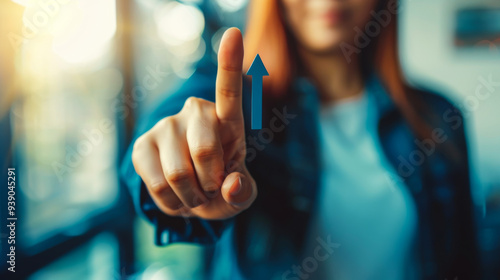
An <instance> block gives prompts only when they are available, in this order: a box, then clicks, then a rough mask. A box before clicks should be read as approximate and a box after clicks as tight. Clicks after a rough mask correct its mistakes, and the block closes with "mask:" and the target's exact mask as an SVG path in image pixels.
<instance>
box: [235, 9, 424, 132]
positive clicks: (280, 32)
mask: <svg viewBox="0 0 500 280" xmlns="http://www.w3.org/2000/svg"><path fill="white" fill-rule="evenodd" d="M387 2H388V1H387V0H382V2H381V3H380V6H385V4H387ZM382 4H384V5H382ZM280 8H281V7H280V4H279V0H252V1H251V4H250V7H249V17H248V22H247V29H246V31H245V58H244V60H243V68H244V69H245V71H246V70H247V69H248V68H249V67H250V65H251V63H252V61H253V58H254V57H255V55H256V54H259V55H260V56H261V58H262V60H263V61H265V63H266V68H267V70H268V72H269V77H265V79H264V85H263V86H264V92H265V94H266V95H270V96H272V97H275V98H280V97H285V96H286V95H287V93H288V91H289V89H290V84H291V82H292V79H293V78H294V75H295V74H296V67H297V57H296V55H295V52H294V50H293V49H292V48H293V45H294V44H293V43H291V42H290V40H291V39H290V36H289V35H288V33H287V32H288V31H287V28H286V24H285V20H284V18H283V15H282V13H281V11H280ZM391 17H392V18H391V20H390V23H389V24H388V26H386V27H384V28H381V33H380V34H379V36H378V38H376V39H375V40H373V41H372V42H371V44H370V46H368V47H367V48H366V49H364V50H363V52H364V53H362V55H363V58H365V59H364V60H362V63H365V64H366V63H368V64H371V65H370V66H371V68H372V69H374V70H375V71H376V72H377V74H378V76H379V77H380V78H381V80H382V82H383V83H384V85H385V86H386V88H387V89H388V91H389V94H390V95H391V97H392V99H393V100H394V102H395V103H396V105H397V106H398V107H399V109H400V110H401V112H402V114H403V115H404V116H405V118H406V119H407V120H408V122H409V123H410V125H411V127H412V128H413V129H414V131H415V133H416V134H417V135H418V136H423V135H427V134H428V133H427V132H426V130H427V128H425V125H424V124H423V122H422V121H421V120H420V118H419V116H418V114H417V112H416V109H415V108H414V106H412V105H411V102H410V98H409V93H410V92H411V91H412V89H411V88H410V87H408V86H407V84H406V82H405V79H404V77H403V74H402V71H401V66H400V62H399V57H398V46H397V25H396V24H397V15H396V14H391Z"/></svg>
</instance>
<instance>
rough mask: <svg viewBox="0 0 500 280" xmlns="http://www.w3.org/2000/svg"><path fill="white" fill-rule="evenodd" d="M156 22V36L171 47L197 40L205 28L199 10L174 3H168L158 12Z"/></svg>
mask: <svg viewBox="0 0 500 280" xmlns="http://www.w3.org/2000/svg"><path fill="white" fill-rule="evenodd" d="M156 21H157V26H158V35H159V36H160V38H161V39H162V40H163V41H164V42H165V43H166V44H167V45H171V46H178V45H182V44H183V43H186V42H189V41H193V40H197V39H198V38H199V37H200V36H201V33H202V32H203V29H204V28H205V19H204V17H203V14H202V12H201V11H200V10H199V9H197V8H195V7H193V6H189V5H184V4H180V3H176V2H170V3H168V4H166V5H165V6H164V7H163V8H162V9H161V10H159V11H158V13H157V14H156Z"/></svg>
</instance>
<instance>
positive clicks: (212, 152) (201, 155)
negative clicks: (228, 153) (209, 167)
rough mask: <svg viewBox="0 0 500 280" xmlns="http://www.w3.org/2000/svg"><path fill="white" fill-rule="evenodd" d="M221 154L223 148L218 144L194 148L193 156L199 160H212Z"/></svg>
mask: <svg viewBox="0 0 500 280" xmlns="http://www.w3.org/2000/svg"><path fill="white" fill-rule="evenodd" d="M220 154H221V149H220V148H218V147H217V146H216V145H209V146H200V147H196V148H195V149H194V150H193V154H192V156H193V157H194V158H196V159H197V160H199V161H210V160H212V159H216V158H217V157H218V156H219V155H220Z"/></svg>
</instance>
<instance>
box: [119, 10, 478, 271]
mask: <svg viewBox="0 0 500 280" xmlns="http://www.w3.org/2000/svg"><path fill="white" fill-rule="evenodd" d="M398 8H399V7H398V2H397V1H392V0H389V1H387V0H381V1H377V0H346V1H333V0H332V1H327V0H324V1H319V0H317V1H312V0H258V1H252V4H251V7H250V16H249V22H248V26H247V31H246V33H245V34H246V38H245V39H246V44H245V47H246V49H245V56H244V54H243V41H242V37H241V33H240V32H239V30H237V29H234V28H232V29H229V30H227V31H226V33H225V34H224V36H223V38H222V41H221V46H220V49H219V54H218V69H217V72H216V73H215V71H214V70H213V67H211V66H210V65H207V64H208V63H201V65H200V67H199V68H198V71H197V72H196V73H195V74H194V75H193V76H192V77H191V78H190V79H189V80H188V81H187V83H186V84H185V85H184V86H183V87H181V89H179V90H178V91H177V92H176V94H173V95H172V97H170V98H167V99H166V100H165V101H164V102H163V103H162V104H161V105H159V106H158V108H157V110H156V111H155V112H153V113H152V114H151V115H149V116H147V118H146V119H145V120H144V121H143V122H142V126H141V127H139V128H138V132H137V135H138V136H140V137H139V138H138V139H137V140H136V141H135V144H134V145H133V147H131V149H130V153H131V154H129V155H130V156H129V157H127V159H126V160H125V164H124V169H125V175H126V176H125V178H126V180H127V183H128V185H129V187H130V189H131V192H132V194H133V196H134V200H135V203H136V206H137V208H138V210H139V211H140V212H142V213H144V214H145V216H146V217H147V218H148V219H149V220H151V221H152V222H153V223H154V225H155V227H156V232H157V236H156V240H157V243H158V244H159V245H166V244H171V243H175V242H183V241H184V242H197V243H202V244H214V245H215V250H214V254H213V255H212V256H211V257H210V258H209V259H211V266H210V275H211V277H212V278H215V279H226V278H227V279H239V278H243V279H332V278H335V279H446V278H447V279H455V278H458V279H479V277H480V276H479V275H478V270H477V264H476V261H477V258H476V247H475V233H474V221H473V217H474V215H473V209H472V207H473V206H472V203H471V195H470V185H469V174H468V160H467V151H466V143H465V137H464V128H463V120H462V116H461V114H460V113H459V112H458V110H456V109H455V108H453V107H452V105H450V103H449V102H448V101H446V100H445V99H443V98H442V97H440V96H438V95H436V94H434V93H430V92H428V91H424V90H419V89H415V88H410V87H409V86H407V84H406V83H405V81H404V79H403V76H402V73H401V70H400V65H399V62H398V58H397V44H396V41H397V40H396V33H397V32H396V14H397V12H398ZM256 54H260V56H261V57H262V60H263V61H264V62H265V65H266V67H267V70H268V72H269V77H265V78H264V109H263V114H264V115H263V129H262V130H250V129H249V127H250V124H249V123H248V120H249V104H250V100H249V95H250V92H249V87H250V86H249V82H248V81H247V80H243V78H242V71H247V70H248V69H249V67H250V65H251V63H252V59H253V58H254V57H255V55H256ZM242 104H243V106H242ZM132 163H133V164H132ZM134 170H135V171H134ZM139 176H140V177H139ZM257 190H258V192H259V195H258V196H257Z"/></svg>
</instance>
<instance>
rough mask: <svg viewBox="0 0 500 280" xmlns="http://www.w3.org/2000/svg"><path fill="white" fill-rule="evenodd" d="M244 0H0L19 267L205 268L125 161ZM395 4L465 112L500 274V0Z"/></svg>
mask: <svg viewBox="0 0 500 280" xmlns="http://www.w3.org/2000/svg"><path fill="white" fill-rule="evenodd" d="M247 4H248V0H185V1H174V0H41V1H39V0H12V1H11V0H1V1H0V131H1V134H0V156H2V158H3V159H4V160H3V161H2V167H3V169H2V170H1V171H0V172H1V175H0V177H1V178H0V179H1V182H7V179H6V176H7V174H6V170H7V167H12V166H15V167H16V170H17V172H16V176H17V178H16V179H17V186H18V187H17V188H16V204H17V209H16V212H17V217H18V222H17V225H18V227H17V229H16V233H17V236H16V238H17V239H18V242H17V243H16V244H17V246H16V248H17V249H16V256H17V257H16V271H17V272H16V276H18V277H21V278H28V279H37V280H38V279H144V280H149V279H200V278H201V277H202V272H203V264H202V261H201V260H202V259H203V257H204V254H205V253H206V252H205V249H204V248H202V247H200V246H196V245H186V244H178V245H173V246H169V247H167V248H161V247H155V246H154V244H153V235H154V234H153V228H152V227H151V226H150V225H149V224H148V223H147V222H145V221H144V220H143V219H142V218H140V217H138V216H137V215H136V214H135V213H134V210H133V207H132V204H131V201H130V197H129V195H128V193H127V190H126V188H125V187H124V186H123V185H122V184H121V183H120V181H119V179H118V168H119V163H120V161H121V158H122V157H123V154H124V151H125V149H126V147H127V145H128V144H129V141H130V139H131V134H132V130H133V127H134V124H135V121H136V119H137V118H138V117H139V116H140V115H141V114H145V113H146V114H147V112H148V110H149V108H150V107H151V106H152V104H155V103H156V101H157V100H159V99H160V98H164V95H165V94H166V92H168V91H169V89H172V88H175V87H176V86H178V85H179V84H180V83H182V81H183V80H185V79H187V78H188V77H190V75H191V74H192V73H193V72H194V70H195V69H196V64H197V62H198V61H200V60H201V59H202V58H205V59H215V58H216V52H217V49H218V45H219V41H220V38H221V36H222V33H223V32H224V31H225V29H227V28H228V27H231V26H236V27H239V28H241V29H242V30H243V31H244V23H245V14H246V6H247ZM400 15H401V16H400V26H401V28H400V44H401V48H402V49H401V58H402V61H403V66H404V71H405V74H406V76H407V78H408V80H409V81H411V82H412V83H414V84H419V85H421V84H424V85H426V86H427V87H430V88H434V89H436V90H437V91H439V92H443V93H444V94H446V95H447V97H448V98H449V99H450V100H451V101H452V102H454V103H455V104H456V105H457V106H458V107H459V108H460V109H461V110H462V111H463V112H464V115H465V118H466V124H467V134H468V135H467V137H468V141H469V146H470V157H471V162H472V166H471V168H472V170H471V174H473V187H474V189H473V193H474V201H475V203H476V206H477V208H478V209H479V211H478V215H479V219H478V225H477V226H478V228H479V242H480V247H481V248H480V249H481V252H482V255H481V256H482V259H481V261H482V264H483V269H484V271H485V275H487V276H485V277H488V278H485V279H499V277H500V269H499V268H498V264H499V263H500V113H499V110H500V1H498V0H492V1H489V0H484V1H482V0H477V1H467V0H442V1H433V0H419V1H417V0H413V1H412V0H403V1H402V6H401V13H400ZM488 81H489V82H488ZM480 85H482V87H483V90H484V89H486V90H487V91H484V92H483V91H481V94H479V93H478V91H477V88H478V86H480ZM2 189H3V188H2ZM6 196H7V191H3V190H2V191H0V197H1V199H2V201H3V202H5V201H6ZM2 205H3V204H2ZM3 208H5V209H3ZM4 210H6V207H4V206H2V209H1V211H0V213H1V215H2V216H1V217H0V218H1V219H2V221H6V217H7V213H6V211H4ZM7 234H8V233H7V232H6V228H4V227H2V232H1V236H0V239H1V248H2V255H0V266H1V267H2V269H1V271H2V272H1V273H0V278H2V279H10V278H8V277H11V274H5V275H4V274H2V273H4V272H5V271H6V253H5V254H4V252H6V249H7V247H8V246H7V244H6V240H7V236H8V235H7ZM1 276H4V277H1Z"/></svg>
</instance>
